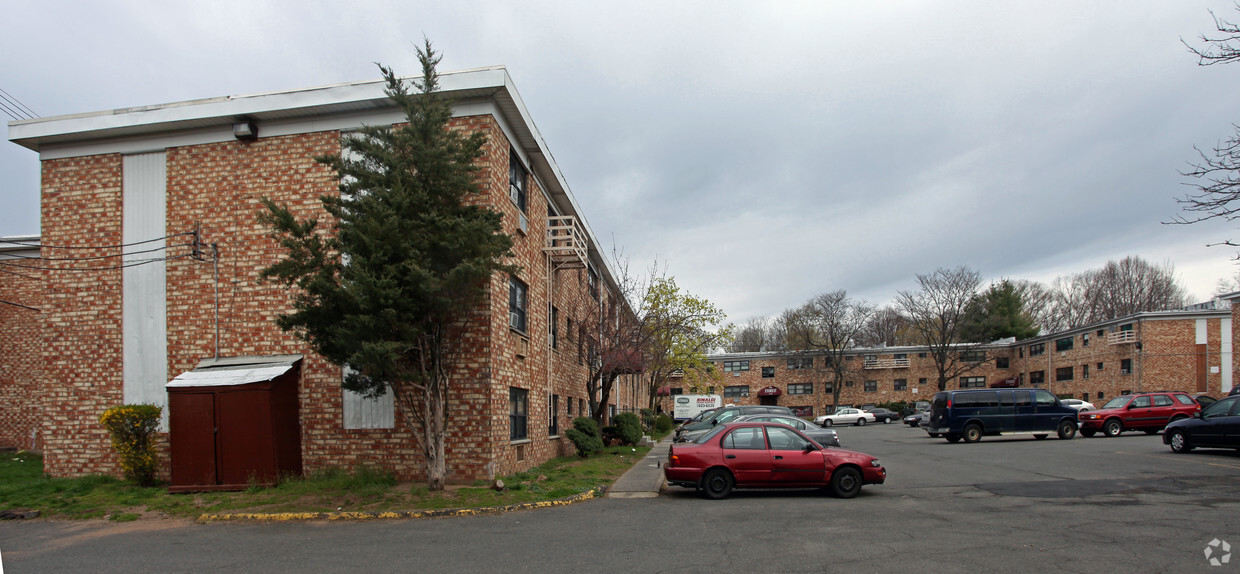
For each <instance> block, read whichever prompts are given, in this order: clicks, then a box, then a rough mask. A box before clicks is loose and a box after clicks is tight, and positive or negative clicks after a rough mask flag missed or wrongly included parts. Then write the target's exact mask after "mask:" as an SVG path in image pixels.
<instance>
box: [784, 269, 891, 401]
mask: <svg viewBox="0 0 1240 574" xmlns="http://www.w3.org/2000/svg"><path fill="white" fill-rule="evenodd" d="M873 313H874V307H873V306H871V305H870V304H868V303H865V302H863V301H858V300H855V299H851V298H849V297H848V293H847V292H845V291H844V290H842V289H841V290H839V291H832V292H831V293H823V294H821V295H817V296H815V297H813V298H811V299H810V300H809V301H807V302H806V303H805V304H804V305H802V306H801V307H800V308H798V309H796V310H792V311H789V312H786V313H784V315H783V316H784V318H785V325H786V327H787V329H788V346H789V347H791V348H793V349H797V350H805V351H810V352H812V353H813V354H815V355H819V354H821V355H824V356H825V357H826V363H825V366H824V368H823V372H824V374H826V373H829V374H831V375H832V377H833V378H832V381H833V384H832V385H831V395H832V399H833V401H832V404H836V405H838V404H839V402H840V387H842V386H844V385H843V383H844V378H845V375H846V366H845V361H844V355H845V354H846V353H847V351H848V349H849V348H850V347H852V346H853V345H854V344H855V342H856V339H857V335H858V333H860V332H861V330H862V329H864V328H865V326H866V323H867V322H868V321H869V318H870V315H871V314H873Z"/></svg>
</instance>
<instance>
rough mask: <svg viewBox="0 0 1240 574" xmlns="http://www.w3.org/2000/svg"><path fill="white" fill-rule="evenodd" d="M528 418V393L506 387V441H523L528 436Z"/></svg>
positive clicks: (523, 390)
mask: <svg viewBox="0 0 1240 574" xmlns="http://www.w3.org/2000/svg"><path fill="white" fill-rule="evenodd" d="M529 416H530V392H529V391H527V390H525V389H518V388H517V387H508V439H509V440H524V439H525V438H527V437H528V436H529V433H528V432H527V431H526V423H527V422H528V420H529Z"/></svg>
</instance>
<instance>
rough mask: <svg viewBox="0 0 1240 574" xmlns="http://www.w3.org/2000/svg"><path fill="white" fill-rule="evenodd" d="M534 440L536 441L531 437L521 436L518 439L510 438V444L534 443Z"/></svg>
mask: <svg viewBox="0 0 1240 574" xmlns="http://www.w3.org/2000/svg"><path fill="white" fill-rule="evenodd" d="M532 442H534V441H532V440H530V439H528V438H519V439H516V440H510V441H508V444H509V445H510V446H516V445H519V444H530V443H532Z"/></svg>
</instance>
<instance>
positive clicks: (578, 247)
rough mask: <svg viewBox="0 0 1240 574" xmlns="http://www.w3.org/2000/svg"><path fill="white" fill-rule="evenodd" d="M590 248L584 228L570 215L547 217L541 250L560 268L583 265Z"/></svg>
mask: <svg viewBox="0 0 1240 574" xmlns="http://www.w3.org/2000/svg"><path fill="white" fill-rule="evenodd" d="M589 248H590V244H589V242H588V241H587V240H586V234H585V230H584V229H582V227H581V225H579V224H578V223H577V218H576V217H574V216H571V215H564V216H559V217H548V218H547V244H546V246H545V247H543V251H545V252H547V253H548V254H550V255H551V260H552V261H553V262H554V263H555V264H556V266H557V267H558V268H560V269H569V268H574V267H585V266H586V261H587V255H586V250H587V249H589Z"/></svg>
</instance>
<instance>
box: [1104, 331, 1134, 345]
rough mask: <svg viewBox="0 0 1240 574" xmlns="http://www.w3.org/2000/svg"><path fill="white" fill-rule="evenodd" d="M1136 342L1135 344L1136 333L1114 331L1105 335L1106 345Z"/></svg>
mask: <svg viewBox="0 0 1240 574" xmlns="http://www.w3.org/2000/svg"><path fill="white" fill-rule="evenodd" d="M1136 342H1137V332H1136V331H1115V332H1113V333H1107V344H1108V345H1123V344H1124V343H1136Z"/></svg>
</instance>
